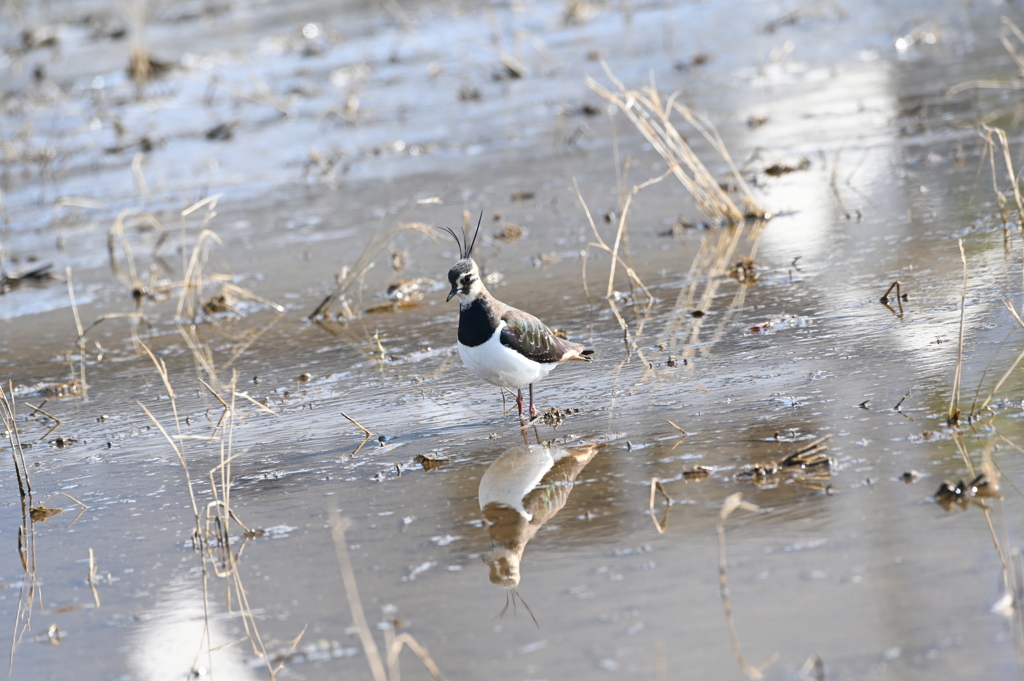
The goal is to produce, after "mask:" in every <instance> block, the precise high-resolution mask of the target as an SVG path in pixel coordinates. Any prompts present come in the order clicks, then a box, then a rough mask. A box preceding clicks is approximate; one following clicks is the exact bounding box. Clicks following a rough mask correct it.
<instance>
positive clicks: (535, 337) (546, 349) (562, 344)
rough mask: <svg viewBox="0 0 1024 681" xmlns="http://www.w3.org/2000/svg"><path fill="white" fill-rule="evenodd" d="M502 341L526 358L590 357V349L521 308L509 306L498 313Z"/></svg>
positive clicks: (544, 361)
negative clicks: (569, 338) (561, 336)
mask: <svg viewBox="0 0 1024 681" xmlns="http://www.w3.org/2000/svg"><path fill="white" fill-rule="evenodd" d="M501 320H502V321H503V322H505V326H503V327H502V329H501V344H502V345H504V346H506V347H509V348H511V349H513V350H515V351H516V352H518V353H519V354H521V355H523V356H524V357H526V358H527V359H532V360H533V361H535V362H540V363H541V364H553V363H557V362H564V361H566V360H569V359H589V358H588V357H587V355H590V354H592V352H593V351H592V350H584V349H583V346H582V345H579V344H577V343H570V342H569V341H567V340H564V339H562V338H559V337H558V336H556V335H555V334H554V333H553V332H552V331H551V329H549V328H548V327H547V326H546V325H545V324H544V322H542V321H541V320H539V319H537V318H536V317H534V316H533V315H530V314H527V313H525V312H523V311H522V310H516V309H511V310H508V311H506V312H505V314H503V315H501Z"/></svg>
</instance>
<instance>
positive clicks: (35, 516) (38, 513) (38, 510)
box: [28, 504, 62, 523]
mask: <svg viewBox="0 0 1024 681" xmlns="http://www.w3.org/2000/svg"><path fill="white" fill-rule="evenodd" d="M61 510H62V509H59V508H46V507H45V506H43V505H42V504H39V505H38V506H36V507H35V508H33V509H32V510H31V511H29V512H28V515H29V517H30V518H32V522H35V523H37V522H40V521H42V520H46V519H47V518H50V517H53V516H55V515H57V514H58V513H60V512H61Z"/></svg>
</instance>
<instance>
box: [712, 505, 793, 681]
mask: <svg viewBox="0 0 1024 681" xmlns="http://www.w3.org/2000/svg"><path fill="white" fill-rule="evenodd" d="M737 509H743V510H744V511H750V512H753V513H757V512H758V511H760V510H761V509H760V507H758V506H756V505H754V504H751V503H749V502H747V501H743V495H742V494H741V493H740V492H737V493H735V494H731V495H729V496H728V497H726V499H725V503H723V504H722V510H721V512H720V513H719V514H718V585H719V595H720V596H721V597H722V608H723V609H724V610H725V621H726V624H727V625H728V626H729V641H730V642H731V643H732V651H733V653H734V654H735V655H736V662H738V663H739V665H740V670H742V671H743V673H744V674H745V675H746V676H747V678H748V679H751V681H758V680H759V679H762V678H764V670H765V669H766V668H767V667H768V665H770V664H771V663H772V662H774V661H775V658H777V657H778V654H777V653H776V654H775V655H772V656H771V658H769V659H768V661H767V662H765V663H764V664H762V665H761V666H760V667H755V666H753V665H752V664H750V663H749V662H747V661H746V659H744V657H743V652H742V651H741V650H740V639H739V635H738V634H737V633H736V621H735V620H734V619H733V616H732V604H731V603H730V602H729V581H728V576H727V574H726V570H727V567H728V563H727V561H726V559H725V521H726V520H728V519H729V516H730V515H732V512H733V511H735V510H737Z"/></svg>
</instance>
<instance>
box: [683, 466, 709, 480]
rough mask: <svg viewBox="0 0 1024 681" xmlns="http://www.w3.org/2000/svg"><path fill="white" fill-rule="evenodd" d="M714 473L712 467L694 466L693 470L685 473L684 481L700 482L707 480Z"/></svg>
mask: <svg viewBox="0 0 1024 681" xmlns="http://www.w3.org/2000/svg"><path fill="white" fill-rule="evenodd" d="M711 473H712V469H711V467H710V466H694V467H693V469H692V470H688V471H685V470H684V471H683V480H686V481H687V482H700V481H701V480H705V479H707V478H708V477H709V476H710V475H711Z"/></svg>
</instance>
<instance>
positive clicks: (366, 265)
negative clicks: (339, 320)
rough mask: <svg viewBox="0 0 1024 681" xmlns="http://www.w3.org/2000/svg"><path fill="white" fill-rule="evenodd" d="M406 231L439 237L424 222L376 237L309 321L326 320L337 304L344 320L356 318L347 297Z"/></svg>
mask: <svg viewBox="0 0 1024 681" xmlns="http://www.w3.org/2000/svg"><path fill="white" fill-rule="evenodd" d="M405 231H414V232H420V233H421V234H425V235H427V236H428V237H430V239H431V240H433V241H435V242H436V241H437V238H438V235H439V232H438V231H437V230H436V229H434V228H433V227H431V226H430V225H427V224H424V223H422V222H406V223H400V224H398V225H397V226H395V227H393V228H392V229H390V230H388V231H387V232H386V233H385V234H383V235H374V236H373V237H371V238H370V241H369V242H367V244H366V246H365V247H364V248H363V252H362V253H361V254H360V255H359V258H358V259H357V260H356V262H355V264H354V265H352V266H351V267H345V268H343V269H342V271H341V274H340V275H339V277H338V286H337V287H336V288H335V289H334V291H333V292H332V293H331V294H330V295H328V296H327V297H326V298H324V299H323V300H322V301H321V302H320V304H319V305H317V307H316V309H315V310H313V312H312V313H310V315H309V317H307V319H309V320H310V321H314V320H316V319H320V318H326V317H327V315H328V314H329V313H330V310H331V307H332V306H333V305H334V304H335V303H336V302H340V303H341V305H342V308H343V310H342V316H343V317H344V318H346V319H352V318H355V316H356V315H355V313H354V312H353V311H352V308H351V307H350V306H349V304H348V302H347V301H346V300H345V297H346V295H347V294H349V293H350V292H351V291H352V289H353V287H355V286H356V285H357V284H358V285H360V286H361V285H362V281H363V278H364V277H365V276H366V273H367V272H368V271H369V270H370V268H371V267H373V264H374V262H375V261H376V260H377V258H378V257H380V255H381V254H382V253H384V251H385V250H387V249H388V245H389V243H390V242H391V239H392V238H393V237H394V236H395V235H397V234H399V233H401V232H405Z"/></svg>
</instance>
